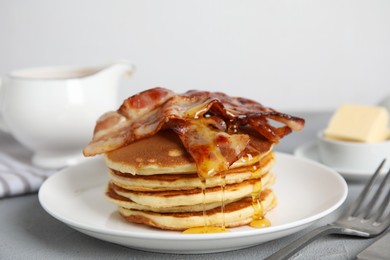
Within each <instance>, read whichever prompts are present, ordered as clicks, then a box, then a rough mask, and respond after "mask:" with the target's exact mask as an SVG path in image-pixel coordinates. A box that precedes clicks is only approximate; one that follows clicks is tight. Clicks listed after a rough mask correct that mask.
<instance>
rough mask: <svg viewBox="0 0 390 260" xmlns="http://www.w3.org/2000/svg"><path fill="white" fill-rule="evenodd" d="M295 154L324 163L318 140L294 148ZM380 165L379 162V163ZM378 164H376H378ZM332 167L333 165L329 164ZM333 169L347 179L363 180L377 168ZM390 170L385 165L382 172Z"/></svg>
mask: <svg viewBox="0 0 390 260" xmlns="http://www.w3.org/2000/svg"><path fill="white" fill-rule="evenodd" d="M294 155H295V156H296V157H298V158H304V159H309V160H312V161H315V162H318V163H322V164H324V162H323V161H322V160H321V158H320V155H319V149H318V143H317V142H316V141H313V142H309V143H306V144H303V145H301V146H299V147H298V148H297V149H295V150H294ZM378 165H379V163H378ZM378 165H376V166H378ZM328 167H331V166H328ZM331 168H332V169H334V170H336V171H337V172H339V173H340V174H341V175H342V176H343V177H344V178H345V179H347V180H351V181H363V180H367V179H369V178H370V177H371V176H372V174H373V173H374V170H375V168H376V167H375V168H374V169H373V170H372V171H366V170H364V169H361V168H357V167H335V166H333V167H331ZM388 170H389V166H388V165H385V167H383V168H382V173H385V172H387V171H388Z"/></svg>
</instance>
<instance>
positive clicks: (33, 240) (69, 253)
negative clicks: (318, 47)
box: [0, 112, 375, 260]
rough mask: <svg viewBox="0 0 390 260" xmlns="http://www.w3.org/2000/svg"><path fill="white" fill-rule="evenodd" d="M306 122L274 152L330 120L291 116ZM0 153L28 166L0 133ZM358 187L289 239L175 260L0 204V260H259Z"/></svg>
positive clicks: (346, 255) (17, 203)
mask: <svg viewBox="0 0 390 260" xmlns="http://www.w3.org/2000/svg"><path fill="white" fill-rule="evenodd" d="M293 114H294V115H297V116H302V117H303V118H305V119H306V126H305V129H304V130H303V131H302V132H299V133H293V134H291V135H289V136H287V137H285V138H284V139H283V140H282V142H281V144H279V145H277V146H276V148H275V150H277V151H280V152H285V153H293V151H294V149H295V148H297V147H298V146H299V145H302V144H304V143H307V142H309V141H314V140H315V136H316V132H317V131H318V130H320V129H322V128H324V127H325V126H326V124H327V122H328V120H329V118H330V113H326V112H310V113H309V112H296V113H293ZM0 151H2V152H5V153H7V154H10V155H12V156H14V157H17V158H18V159H20V160H24V161H26V162H29V159H30V157H31V152H29V151H27V150H26V149H24V148H23V147H22V146H21V145H20V144H18V143H17V141H15V140H14V139H13V138H12V136H10V135H8V134H5V133H1V132H0ZM362 187H363V183H362V182H348V188H349V192H348V197H347V200H346V202H345V203H344V204H343V206H341V207H340V208H339V209H338V210H336V211H335V212H333V213H331V214H330V215H328V216H326V217H324V218H322V219H321V220H319V221H317V222H315V223H314V224H313V225H312V226H310V227H309V228H307V229H305V230H303V231H300V232H298V233H295V234H293V235H290V236H287V237H284V238H281V239H277V240H274V241H270V242H267V243H264V244H260V245H257V246H254V247H250V248H246V249H241V250H235V251H230V252H223V253H213V254H198V255H179V254H162V253H152V252H144V251H140V250H135V249H132V248H126V247H123V246H119V245H116V244H112V243H108V242H105V241H101V240H98V239H95V238H92V237H89V236H87V235H84V234H82V233H80V232H78V231H76V230H73V229H72V228H70V227H68V226H67V225H65V224H63V223H62V222H60V221H58V220H56V219H54V218H53V217H51V216H50V215H49V214H48V213H46V212H45V211H44V210H43V208H42V207H41V206H40V204H39V201H38V196H37V194H36V193H34V194H28V195H23V196H17V197H11V198H5V199H1V200H0V259H170V260H172V259H205V258H207V259H263V258H265V257H266V256H268V255H270V254H272V253H273V252H275V251H277V250H278V249H280V248H282V247H284V246H285V245H287V244H288V243H289V242H291V241H293V240H295V239H296V238H298V237H300V236H301V235H302V234H304V233H306V232H307V231H309V230H311V229H313V228H315V227H318V226H321V225H325V224H327V223H330V222H332V221H333V220H335V219H336V218H337V216H339V215H340V214H341V213H342V211H343V208H344V206H345V205H346V204H349V203H350V202H351V201H352V200H353V199H354V198H356V197H357V195H358V193H359V192H360V190H361V189H362ZM374 241H375V239H362V238H353V237H345V236H335V235H334V236H326V237H323V238H320V239H318V240H316V241H314V242H313V243H312V244H310V245H309V246H307V247H306V248H304V249H303V250H301V251H300V252H299V253H297V254H296V255H295V256H294V257H293V258H294V259H355V258H356V255H357V254H358V253H359V252H360V251H362V250H363V249H364V248H366V247H367V246H369V245H370V244H372V243H373V242H374Z"/></svg>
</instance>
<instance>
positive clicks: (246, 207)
mask: <svg viewBox="0 0 390 260" xmlns="http://www.w3.org/2000/svg"><path fill="white" fill-rule="evenodd" d="M260 201H261V206H262V211H263V212H262V214H265V213H266V212H268V211H269V210H271V209H272V208H273V207H275V205H276V203H277V200H276V197H275V195H274V193H273V192H272V191H271V190H269V189H268V190H265V191H263V192H262V193H261V195H260ZM118 210H119V213H120V214H121V215H122V216H123V217H124V218H125V219H126V220H127V221H130V222H134V223H140V224H145V225H149V226H153V227H157V228H160V229H166V230H179V231H181V230H186V229H188V228H192V227H201V226H207V225H209V226H222V225H224V226H225V227H237V226H242V225H246V224H249V223H250V222H251V221H252V220H253V215H254V214H255V213H256V212H255V207H253V205H252V198H250V197H246V198H243V199H241V200H239V201H235V202H232V203H229V204H227V205H226V206H225V207H224V211H223V213H221V208H219V207H218V208H214V209H212V210H208V211H206V214H207V217H204V216H203V211H199V212H183V213H156V212H151V211H140V210H131V209H127V208H123V207H119V208H118Z"/></svg>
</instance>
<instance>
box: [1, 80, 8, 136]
mask: <svg viewBox="0 0 390 260" xmlns="http://www.w3.org/2000/svg"><path fill="white" fill-rule="evenodd" d="M3 99H4V89H3V78H2V77H1V76H0V130H2V131H4V132H7V133H8V132H9V129H8V127H7V126H6V124H5V122H4V118H3V115H2V112H3Z"/></svg>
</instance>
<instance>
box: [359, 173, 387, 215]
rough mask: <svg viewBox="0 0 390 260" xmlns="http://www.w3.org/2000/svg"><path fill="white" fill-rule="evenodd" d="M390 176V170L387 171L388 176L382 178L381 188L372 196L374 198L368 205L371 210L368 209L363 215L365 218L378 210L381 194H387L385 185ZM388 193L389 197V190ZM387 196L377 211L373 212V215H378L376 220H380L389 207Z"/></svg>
mask: <svg viewBox="0 0 390 260" xmlns="http://www.w3.org/2000/svg"><path fill="white" fill-rule="evenodd" d="M389 178H390V170H389V171H388V172H387V173H386V176H385V177H384V178H383V180H382V182H381V184H380V186H379V188H378V189H377V191H376V193H375V195H374V196H373V197H372V199H371V200H370V202H369V203H368V205H369V206H370V210H369V211H367V213H366V214H365V215H364V216H363V218H367V217H369V216H371V215H372V212H373V211H374V210H376V208H375V206H376V205H377V203H378V201H379V199H380V198H381V195H382V194H385V193H384V189H385V187H386V185H387V182H388V180H389ZM387 193H388V194H387V197H389V195H390V192H389V191H387ZM382 197H383V196H382ZM387 197H386V198H385V199H384V200H383V201H382V204H381V206H380V207H379V208H378V210H377V213H376V214H373V216H372V217H374V216H376V220H379V219H380V218H381V215H382V214H383V212H384V211H385V209H386V207H387V204H388V198H387Z"/></svg>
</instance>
